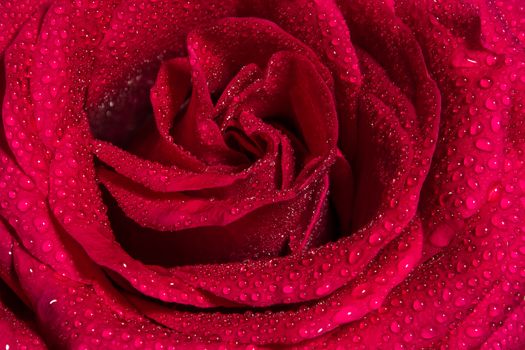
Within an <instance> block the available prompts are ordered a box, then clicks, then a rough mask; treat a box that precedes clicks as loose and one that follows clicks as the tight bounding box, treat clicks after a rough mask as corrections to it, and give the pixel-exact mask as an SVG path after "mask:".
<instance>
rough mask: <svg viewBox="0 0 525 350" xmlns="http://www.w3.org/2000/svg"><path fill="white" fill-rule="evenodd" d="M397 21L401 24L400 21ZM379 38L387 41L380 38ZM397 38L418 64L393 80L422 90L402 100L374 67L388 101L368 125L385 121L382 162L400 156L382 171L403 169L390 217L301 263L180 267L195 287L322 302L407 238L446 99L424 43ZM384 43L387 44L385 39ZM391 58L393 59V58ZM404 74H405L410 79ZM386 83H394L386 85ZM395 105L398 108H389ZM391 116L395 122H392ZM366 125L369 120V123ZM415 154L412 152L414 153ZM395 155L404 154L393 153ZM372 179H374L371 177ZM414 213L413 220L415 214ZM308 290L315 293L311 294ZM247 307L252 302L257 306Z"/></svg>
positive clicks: (388, 193)
mask: <svg viewBox="0 0 525 350" xmlns="http://www.w3.org/2000/svg"><path fill="white" fill-rule="evenodd" d="M378 20H379V19H378ZM390 20H391V21H393V19H390ZM396 25H399V26H404V25H403V24H402V23H401V22H400V21H397V22H396ZM376 39H377V40H379V39H381V37H380V36H379V34H378V37H377V38H376ZM389 39H391V38H389ZM395 39H396V42H397V43H398V44H397V45H398V46H397V49H398V50H399V51H400V52H403V53H404V54H405V55H410V56H411V57H412V63H411V64H410V65H408V66H406V65H405V66H402V67H403V70H397V71H394V72H393V73H395V74H396V75H394V76H393V77H394V78H395V77H396V76H399V77H400V79H402V77H403V76H404V74H406V75H409V76H411V79H413V80H414V82H415V86H417V87H419V88H414V89H411V90H407V91H406V92H403V93H406V94H407V97H401V98H396V96H399V94H400V88H396V87H395V86H394V85H393V84H392V83H389V82H388V80H389V79H388V78H386V73H385V72H384V70H382V69H378V68H377V64H375V65H374V64H372V62H370V64H369V66H370V67H369V68H368V69H369V70H370V72H369V76H368V77H367V79H369V83H368V85H366V86H365V89H367V90H370V93H372V94H377V95H378V96H380V97H381V98H384V99H385V101H383V102H382V101H381V99H380V98H378V97H374V96H373V95H366V96H367V97H366V99H368V102H366V99H364V100H363V102H365V103H364V106H366V107H367V108H368V112H367V113H364V115H365V116H366V118H371V117H373V118H374V119H375V120H377V121H379V120H381V122H376V123H371V124H372V127H373V128H374V129H372V131H371V133H372V134H378V135H384V136H383V137H382V138H381V137H376V136H374V138H373V139H372V140H373V141H374V142H378V141H376V140H384V141H383V142H385V143H384V144H380V143H379V144H378V145H377V146H376V147H377V148H378V152H380V153H379V154H380V155H381V156H385V155H386V154H392V158H391V159H385V158H383V157H379V161H385V162H391V163H388V165H382V167H384V168H385V169H394V168H396V167H397V169H398V170H399V172H396V173H395V174H394V173H391V174H390V175H388V176H394V177H398V176H399V179H396V180H395V181H390V180H387V178H385V179H383V181H385V183H389V181H390V182H391V183H394V184H396V185H395V186H387V187H384V191H385V192H383V193H381V195H384V198H383V199H382V200H381V201H379V202H380V204H381V208H382V210H383V211H384V212H381V211H380V212H381V217H382V218H381V219H378V220H373V221H371V224H369V225H368V226H364V227H363V228H362V229H361V230H360V231H358V232H357V233H354V235H353V236H351V237H349V238H346V239H341V240H339V241H338V242H337V243H336V244H334V245H332V246H326V247H322V248H319V249H316V250H313V251H310V252H308V254H306V256H304V257H303V258H302V259H301V260H299V261H298V260H295V259H292V258H289V257H285V258H277V259H272V260H270V261H268V262H266V263H263V262H253V263H251V262H250V263H246V264H229V265H224V266H223V267H221V269H217V267H216V266H213V265H208V266H195V267H192V266H188V267H182V268H176V269H177V270H180V271H186V272H191V274H192V275H193V279H194V280H195V283H198V284H199V285H200V288H202V289H205V290H207V291H210V292H213V293H214V294H216V295H218V296H222V297H223V298H227V299H229V300H232V301H236V302H239V300H240V299H241V298H240V295H242V294H248V295H249V294H251V293H253V292H259V293H261V294H264V295H265V296H264V297H263V298H260V300H258V301H257V304H258V305H271V304H274V303H293V302H299V301H303V300H310V299H316V298H317V296H316V294H315V290H316V289H317V288H318V287H319V286H321V285H323V284H324V283H326V282H327V281H331V282H332V284H333V285H334V288H337V286H341V285H342V284H344V283H346V282H348V280H349V279H351V277H355V274H357V273H358V272H359V271H361V269H362V268H363V267H364V264H365V263H366V262H368V261H370V259H371V258H372V257H373V256H374V255H375V254H376V252H377V251H378V250H379V249H380V248H381V247H382V246H383V245H384V244H386V243H387V242H388V241H390V240H391V239H393V238H394V237H395V236H397V235H398V234H399V232H401V230H402V227H403V225H405V224H406V222H407V221H408V220H409V219H410V218H411V215H413V213H414V212H415V209H416V204H417V199H418V195H419V191H420V186H421V185H422V181H423V179H424V178H425V174H426V172H427V169H428V167H429V165H430V157H431V155H432V152H433V150H434V143H435V134H436V132H437V122H438V120H437V115H438V114H439V94H438V90H437V88H436V86H435V83H434V82H433V80H432V79H431V78H430V77H429V74H428V71H426V69H425V63H424V59H423V56H422V54H421V51H420V50H419V47H418V45H417V42H416V41H415V39H414V37H413V36H412V35H411V34H410V32H409V31H408V30H406V27H404V30H403V31H398V32H396V33H395ZM381 40H387V39H385V38H382V39H381ZM405 50H406V52H405ZM399 51H396V50H393V49H392V50H391V53H390V54H391V55H392V61H394V62H395V60H397V59H398V58H395V56H396V55H398V54H399ZM383 59H384V60H387V58H383ZM416 62H417V64H416ZM374 67H375V68H374ZM399 68H400V66H397V65H392V69H399ZM403 72H404V74H402V73H403ZM385 81H387V82H386V83H385ZM400 84H401V86H406V84H405V85H403V81H401V82H400ZM367 90H365V92H366V91H367ZM409 97H410V99H409ZM385 103H388V105H385ZM390 104H392V107H390V106H389V105H390ZM411 105H413V106H414V107H412V106H411ZM377 106H381V107H377ZM363 111H365V112H366V111H367V109H366V108H365V109H364V110H363ZM415 112H417V114H416V113H415ZM389 114H392V115H391V116H389ZM414 118H417V119H416V120H415V119H414ZM396 119H399V121H397V120H396ZM363 120H366V119H365V118H363ZM384 122H387V124H389V125H390V128H392V129H393V130H397V131H398V136H399V138H396V137H394V136H392V135H391V136H390V138H389V137H388V131H389V130H390V129H389V128H387V127H384V126H382V128H384V129H379V126H381V125H382V123H384ZM405 128H406V129H405ZM412 128H413V129H412ZM409 132H410V133H409ZM421 135H424V136H421ZM400 140H401V141H402V142H400ZM412 147H414V148H412ZM410 148H412V149H411V150H410ZM392 150H396V151H394V152H392ZM410 153H412V154H413V156H412V157H413V158H412V160H409V161H408V162H407V163H406V164H405V165H399V164H398V163H397V160H399V159H398V157H401V158H403V159H410ZM364 178H365V179H366V177H364ZM398 184H399V185H398ZM396 186H397V187H396ZM364 188H366V186H365V187H364ZM407 191H408V192H407ZM401 193H402V195H401ZM363 196H365V194H363ZM371 208H372V207H371ZM407 213H412V214H408V215H407ZM365 217H366V216H365ZM364 221H366V220H364ZM362 224H364V223H362ZM330 251H332V253H330ZM335 252H337V253H335ZM333 266H338V267H340V268H341V269H348V270H349V271H351V272H352V273H351V275H350V276H351V277H348V276H341V275H339V274H338V271H337V269H334V268H333ZM325 269H326V270H327V271H325ZM262 275H269V276H284V278H279V279H278V280H277V281H276V280H273V279H270V280H264V279H260V278H258V276H262ZM246 276H247V277H246ZM256 276H257V277H256ZM239 279H240V280H242V281H243V282H242V284H241V287H239V285H238V280H239ZM230 281H231V282H230ZM312 281H314V283H312ZM256 282H257V285H256V284H255V283H256ZM304 286H308V288H305V287H304ZM283 288H284V290H286V291H289V290H290V291H294V292H292V293H284V292H283ZM300 288H302V293H301V292H297V291H298V290H299V289H300ZM222 290H227V291H228V293H222V292H221V291H222ZM221 294H222V295H221ZM245 302H250V303H252V302H251V301H249V300H248V301H245ZM263 302H264V303H263Z"/></svg>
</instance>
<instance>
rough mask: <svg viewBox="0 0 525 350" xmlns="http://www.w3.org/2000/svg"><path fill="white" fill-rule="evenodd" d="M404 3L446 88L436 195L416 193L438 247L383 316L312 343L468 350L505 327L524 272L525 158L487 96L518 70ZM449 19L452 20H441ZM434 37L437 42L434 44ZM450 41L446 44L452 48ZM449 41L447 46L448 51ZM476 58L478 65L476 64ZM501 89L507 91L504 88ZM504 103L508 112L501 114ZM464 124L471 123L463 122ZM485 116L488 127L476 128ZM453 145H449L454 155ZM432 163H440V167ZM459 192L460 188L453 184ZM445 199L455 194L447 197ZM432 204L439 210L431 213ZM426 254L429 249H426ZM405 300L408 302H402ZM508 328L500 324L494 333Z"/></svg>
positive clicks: (515, 340) (509, 338)
mask: <svg viewBox="0 0 525 350" xmlns="http://www.w3.org/2000/svg"><path fill="white" fill-rule="evenodd" d="M400 4H402V3H400ZM403 6H404V5H401V6H400V11H404V12H403V13H404V14H406V15H407V18H408V19H407V21H408V23H410V24H411V25H413V26H414V27H415V28H416V29H417V30H416V32H417V33H418V34H419V37H418V38H419V39H420V42H422V43H424V45H422V46H423V48H424V52H425V53H426V54H428V56H429V57H432V59H431V62H430V63H429V66H430V67H431V71H432V72H434V74H436V77H437V78H438V83H439V85H440V88H441V89H440V90H441V91H443V92H444V93H445V96H444V98H443V101H445V102H446V103H445V105H444V118H443V119H442V120H443V121H444V122H445V126H444V127H443V130H444V131H445V132H446V133H447V135H445V136H444V137H443V138H440V139H441V140H446V141H442V142H443V144H442V145H441V144H438V149H437V151H436V152H437V154H438V155H439V154H440V155H441V156H437V159H438V161H437V164H436V167H435V168H434V169H433V171H432V173H431V176H430V177H429V178H430V179H432V180H433V181H432V182H433V184H434V185H433V186H434V188H436V191H441V190H442V191H443V192H442V193H443V195H442V196H440V195H439V193H440V192H434V193H432V195H429V196H428V197H426V196H424V197H423V199H422V200H423V208H424V210H427V211H426V212H424V213H432V211H433V210H434V212H433V213H432V214H431V215H429V217H428V218H426V220H429V221H432V222H436V220H437V219H438V218H439V220H437V222H438V224H437V225H436V226H437V227H436V228H435V229H433V230H432V229H431V230H430V238H429V239H430V241H431V242H432V243H431V244H432V245H435V246H437V247H439V248H440V249H439V250H441V251H442V253H441V254H440V255H436V257H435V258H434V259H431V260H429V261H428V262H427V263H426V264H423V265H422V266H421V267H420V268H418V269H417V270H416V271H415V272H414V276H413V277H412V278H410V279H409V280H408V281H407V282H406V284H405V285H404V286H402V287H401V288H399V289H398V290H397V291H395V292H394V293H392V295H391V299H390V301H389V303H386V310H385V311H386V312H383V313H379V314H378V315H377V317H370V318H369V319H364V320H363V321H361V322H356V324H354V325H351V326H349V327H348V328H347V329H341V330H340V331H338V332H336V333H334V334H333V336H331V337H330V338H328V339H320V340H319V343H318V344H324V346H328V345H327V344H335V343H336V342H341V341H348V342H353V343H354V344H355V346H356V347H358V346H361V345H363V346H367V344H368V340H369V339H372V337H373V336H374V335H376V334H388V336H385V337H383V340H382V341H381V340H380V341H379V342H378V341H377V339H375V340H374V344H375V346H379V347H381V346H391V345H394V346H397V347H406V346H409V347H416V348H419V347H437V346H440V345H441V346H448V347H451V348H475V347H479V346H481V345H482V344H483V342H484V341H485V340H484V339H487V337H489V336H490V334H491V333H493V332H496V333H498V330H497V328H498V327H499V325H501V324H504V323H503V322H505V321H504V320H505V319H506V318H507V317H509V318H510V319H512V317H515V316H513V315H512V314H511V313H509V310H512V309H513V308H514V307H518V308H519V300H520V299H521V293H522V292H521V290H522V288H520V282H519V281H520V279H521V278H522V276H519V272H518V271H521V270H522V268H520V266H522V265H523V259H520V257H519V253H518V247H519V245H520V244H522V243H521V242H520V237H521V236H522V235H523V229H522V227H521V224H520V218H521V217H522V216H523V208H522V204H521V203H519V200H518V198H519V197H520V196H521V191H522V188H520V187H522V186H517V183H519V181H518V179H520V178H521V174H522V173H523V171H522V167H523V164H522V163H523V162H522V161H521V160H520V159H519V156H517V155H515V154H514V150H513V149H511V148H508V149H507V150H505V147H504V146H503V145H506V144H508V142H507V141H500V140H501V138H500V137H503V136H498V133H499V132H501V133H503V131H504V130H506V129H505V126H506V125H508V124H507V123H510V121H509V122H507V119H506V118H516V119H514V120H520V118H519V117H518V116H519V113H518V114H516V112H515V110H513V109H510V107H505V102H504V101H506V99H505V98H504V97H503V98H502V97H500V98H502V100H501V101H495V102H493V101H492V99H491V98H492V97H493V96H498V93H497V92H496V91H497V89H496V88H494V89H491V88H490V87H491V86H492V84H494V86H495V87H501V86H503V87H505V86H507V84H512V83H511V82H509V81H508V80H507V79H505V78H503V77H509V76H510V77H512V75H513V74H515V73H516V72H517V71H518V70H517V69H516V68H517V67H513V68H508V71H506V69H507V68H505V66H503V65H498V64H496V63H497V59H495V58H494V56H492V55H491V54H490V53H489V54H484V53H482V52H479V51H476V50H472V51H469V50H467V49H466V48H465V46H464V45H465V42H464V41H462V40H461V39H460V38H457V37H454V36H453V34H452V33H451V32H450V31H448V29H447V28H446V27H445V26H444V25H442V24H441V23H438V22H437V21H436V20H435V19H434V18H432V17H431V16H429V14H428V13H427V12H426V9H424V10H423V9H421V11H416V12H414V11H413V10H414V8H413V7H403ZM470 10H471V8H470V7H469V8H468V11H470ZM429 17H430V18H429ZM455 18H456V19H457V17H455ZM467 18H468V17H467ZM441 20H442V23H447V18H442V17H441ZM429 22H430V23H431V26H430V28H433V30H430V31H429ZM450 23H454V22H453V21H452V22H448V23H447V24H450ZM437 33H439V35H437ZM436 38H441V39H442V40H443V41H442V42H440V41H436ZM452 41H454V42H455V44H454V45H450V42H452ZM445 43H447V44H446V45H445ZM449 47H452V48H454V50H453V51H448V52H447V50H446V48H449ZM458 47H459V49H457V48H458ZM444 49H445V50H444ZM511 52H512V50H511ZM430 53H431V54H430ZM510 56H514V54H510ZM522 60H523V59H522V58H518V57H512V58H511V59H510V60H509V59H507V60H506V61H505V62H506V63H507V64H509V63H510V62H519V61H522ZM485 62H486V63H485ZM477 64H482V65H483V66H484V67H483V68H482V69H478V68H479V67H477V66H476V65H477ZM475 67H476V69H474V68H475ZM500 73H501V75H500ZM479 74H482V76H479ZM477 75H478V76H477ZM487 77H489V78H488V79H487ZM515 81H516V83H514V85H513V86H515V90H514V91H515V92H518V91H523V86H521V87H519V86H516V85H517V84H520V83H519V82H517V80H515ZM487 89H488V92H486V91H487ZM507 89H509V91H512V90H511V87H510V86H508V87H507V88H506V89H505V90H507ZM505 90H504V91H505ZM473 91H474V92H475V93H472V92H473ZM470 96H472V97H470ZM465 100H466V101H468V104H467V105H466V107H464V105H463V103H464V101H465ZM521 100H522V97H521V96H520V94H519V93H516V94H515V95H514V96H513V100H512V101H515V102H518V103H520V102H519V101H521ZM487 101H489V102H488V103H487ZM460 106H463V108H461V107H460ZM458 107H459V108H458ZM500 108H503V112H502V111H501V110H500ZM505 108H509V109H510V111H512V112H510V113H509V112H508V111H505ZM484 114H488V115H486V116H484ZM467 115H468V118H467V117H466V116H467ZM494 116H495V118H496V119H495V120H496V122H495V123H494V124H493V125H494V129H493V128H492V125H491V121H492V118H493V117H494ZM502 116H505V117H502ZM511 120H512V119H511ZM467 121H469V122H470V125H469V124H467V125H466V126H465V124H466V122H467ZM486 122H488V123H489V125H488V126H487V125H484V123H486ZM471 125H472V126H473V127H471ZM512 125H514V128H518V129H519V127H517V126H516V125H519V122H518V123H516V122H514V123H512ZM494 132H495V134H493V133H494ZM518 135H519V134H517V133H513V132H512V131H510V130H509V131H508V133H507V137H511V138H513V137H514V138H517V139H515V140H516V142H513V144H514V145H515V146H514V147H516V148H517V149H519V147H521V146H518V141H517V140H520V138H519V136H518ZM479 140H481V141H479ZM487 142H488V143H487ZM487 145H489V146H488V147H494V148H493V150H491V151H490V152H487V151H485V150H484V148H486V147H485V146H487ZM500 147H501V148H500ZM451 150H454V152H453V154H451V153H450V151H451ZM440 152H443V153H440ZM445 153H446V156H445ZM518 153H519V151H518ZM454 154H457V155H458V158H459V159H461V160H460V161H459V162H458V165H460V166H456V165H455V164H456V161H455V160H453V156H454ZM501 154H505V157H504V158H505V159H501V160H495V159H494V158H493V157H495V158H498V157H499V156H500V155H501ZM451 157H452V159H451ZM439 159H442V161H441V162H442V163H441V165H440V161H439ZM459 159H458V160H459ZM470 169H473V170H472V171H471V170H470ZM475 169H477V170H475ZM480 171H481V172H482V173H483V174H484V177H483V178H481V177H480V176H479V175H478V174H479V172H480ZM493 181H494V182H496V183H497V184H499V183H501V186H502V187H503V188H505V189H503V188H502V189H499V187H496V191H493V188H492V187H491V186H487V185H486V184H490V182H493ZM461 183H464V184H465V187H463V185H462V184H461ZM454 184H456V185H457V186H455V185H454ZM469 184H470V185H469ZM460 188H464V189H466V191H458V190H456V189H460ZM481 188H483V190H480V189H481ZM500 191H501V192H500ZM473 194H475V195H485V194H486V196H487V197H484V198H483V197H482V198H478V197H471V198H470V199H469V196H472V195H473ZM450 195H452V196H453V197H454V198H452V199H450V200H449V196H450ZM502 198H504V200H503V201H501V199H502ZM436 199H439V203H435V204H432V205H430V204H428V202H427V200H436ZM491 199H493V200H491ZM457 203H463V205H464V206H463V205H461V204H459V205H457ZM467 203H468V206H467ZM436 208H439V209H438V210H437V211H435V210H436ZM424 216H425V217H426V214H425V215H424ZM454 216H459V217H462V218H463V219H462V221H463V222H462V223H461V225H458V223H457V221H451V218H453V217H454ZM450 225H452V226H450ZM450 231H452V234H451V232H450ZM439 250H438V251H439ZM443 250H444V252H443ZM430 251H431V250H428V251H427V254H432V253H429V252H430ZM513 252H514V253H513ZM430 256H431V255H429V256H428V257H430ZM451 267H452V268H451ZM432 275H434V276H436V277H435V278H434V279H432V281H433V282H432V283H429V282H430V281H429V279H428V278H426V276H432ZM414 291H416V292H414ZM436 298H437V300H436ZM401 301H402V302H403V303H402V304H401V303H400V302H401ZM407 304H408V305H412V308H411V309H410V308H407V307H406V305H407ZM507 315H508V316H507ZM511 322H512V321H511ZM507 331H508V330H507V329H506V328H505V327H503V328H502V332H500V333H498V336H501V335H502V334H505V333H506V332H507ZM498 340H500V341H501V343H500V344H499V346H502V344H505V346H506V345H507V344H508V346H509V348H512V347H513V346H517V347H518V348H519V345H517V344H519V342H520V338H519V337H515V336H514V333H513V332H512V331H511V332H509V334H508V335H505V336H503V337H501V338H500V339H498ZM309 346H313V344H310V345H309Z"/></svg>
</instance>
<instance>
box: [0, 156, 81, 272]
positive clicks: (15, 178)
mask: <svg viewBox="0 0 525 350" xmlns="http://www.w3.org/2000/svg"><path fill="white" fill-rule="evenodd" d="M0 164H2V167H3V169H4V173H3V174H2V175H3V178H2V183H3V184H5V186H0V203H1V206H0V214H1V215H2V217H3V218H5V220H6V221H7V222H8V223H9V224H10V225H11V226H12V227H13V229H14V230H15V231H16V234H17V237H18V239H19V240H20V242H21V244H22V245H23V246H24V247H26V249H28V250H29V251H30V252H31V253H32V254H34V256H35V257H37V258H38V259H39V260H41V261H43V262H46V263H48V264H49V265H50V266H52V267H53V268H54V269H56V271H59V272H60V273H63V274H65V275H67V276H69V277H70V278H72V279H75V280H76V279H83V278H85V277H86V276H85V275H84V274H83V272H82V265H81V266H78V265H76V261H78V259H80V258H81V255H77V252H76V251H75V247H74V245H71V244H69V243H68V242H66V241H65V240H64V238H63V236H62V232H60V228H59V227H57V226H56V225H55V222H54V218H53V217H52V215H51V213H50V212H49V209H48V207H47V205H46V199H45V197H43V196H42V195H41V194H40V192H39V191H36V190H35V189H36V185H35V183H34V182H33V181H31V179H30V178H29V177H27V176H26V175H25V174H24V173H23V172H22V171H21V170H20V169H19V168H18V167H17V166H16V164H15V163H14V162H13V161H12V160H10V159H9V158H8V157H7V156H6V155H5V154H4V153H3V151H0ZM75 255H77V256H75ZM86 267H87V266H86Z"/></svg>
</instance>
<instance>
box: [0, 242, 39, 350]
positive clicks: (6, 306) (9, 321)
mask: <svg viewBox="0 0 525 350" xmlns="http://www.w3.org/2000/svg"><path fill="white" fill-rule="evenodd" d="M0 249H1V248H0ZM3 288H5V286H4V285H3V284H2V281H1V280H0V346H1V347H2V348H3V349H35V350H40V349H42V350H43V349H47V346H46V343H45V341H44V340H43V339H42V337H41V335H40V334H39V333H38V332H37V331H36V330H35V325H34V324H33V322H32V320H29V319H28V317H27V315H24V317H21V316H20V313H19V312H18V313H17V312H16V311H14V310H13V304H14V301H13V298H11V297H10V296H8V295H7V293H6V292H7V290H4V289H3Z"/></svg>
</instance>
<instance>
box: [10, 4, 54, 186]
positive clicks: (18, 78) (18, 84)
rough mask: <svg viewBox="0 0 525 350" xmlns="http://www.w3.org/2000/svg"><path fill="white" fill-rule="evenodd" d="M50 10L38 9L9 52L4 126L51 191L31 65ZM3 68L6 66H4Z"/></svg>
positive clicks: (25, 164)
mask: <svg viewBox="0 0 525 350" xmlns="http://www.w3.org/2000/svg"><path fill="white" fill-rule="evenodd" d="M45 13H46V11H44V10H41V11H39V12H37V13H35V14H34V15H33V16H32V17H31V18H30V19H29V20H28V21H27V22H26V24H25V25H24V26H23V27H22V28H21V29H20V32H19V33H18V35H17V37H16V39H15V40H14V42H13V43H12V44H11V45H10V46H9V48H8V50H7V51H6V52H5V57H4V61H5V68H6V72H5V78H6V90H7V91H9V93H8V94H6V95H5V96H4V103H3V108H2V120H3V130H4V135H5V137H6V142H7V143H8V146H9V147H10V150H11V152H12V154H13V155H14V156H15V157H16V160H17V162H18V164H19V165H20V167H21V168H22V169H23V170H24V172H25V173H26V174H28V175H29V176H30V177H31V178H32V180H33V181H35V182H36V184H37V187H38V189H39V190H40V192H42V194H44V195H46V194H47V187H48V179H47V177H48V173H49V160H50V154H49V151H48V150H47V149H46V147H45V146H44V145H43V143H42V142H41V141H40V136H39V134H38V129H37V128H36V125H35V123H36V121H35V115H34V110H33V103H32V101H33V99H39V98H41V93H39V92H37V93H34V94H33V96H31V91H30V89H29V80H30V77H31V76H30V73H29V72H30V68H31V64H32V62H33V61H32V59H33V58H32V56H33V51H34V46H35V43H36V40H37V38H38V29H39V26H40V24H41V23H40V22H41V20H42V17H43V16H44V14H45ZM2 69H3V67H2Z"/></svg>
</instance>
